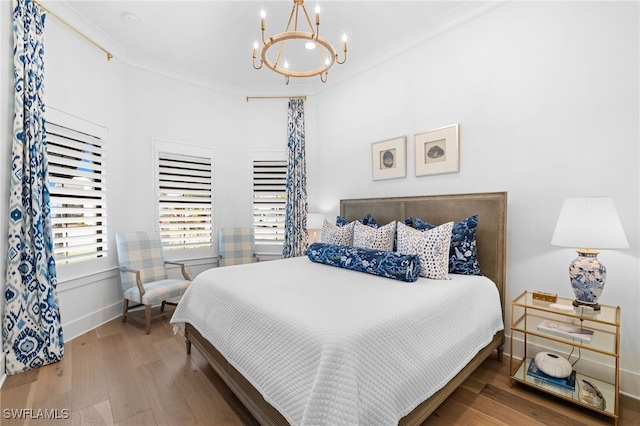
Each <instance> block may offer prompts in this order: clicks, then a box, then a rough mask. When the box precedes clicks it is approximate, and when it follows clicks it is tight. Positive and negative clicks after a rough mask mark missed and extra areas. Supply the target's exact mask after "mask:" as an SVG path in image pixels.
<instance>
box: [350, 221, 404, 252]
mask: <svg viewBox="0 0 640 426" xmlns="http://www.w3.org/2000/svg"><path fill="white" fill-rule="evenodd" d="M354 223H355V225H354V228H353V246H354V247H360V248H365V249H371V250H384V251H393V242H394V240H395V237H396V222H395V221H393V222H391V223H388V224H386V225H384V226H381V227H379V228H373V227H371V226H367V225H363V224H362V223H360V222H354Z"/></svg>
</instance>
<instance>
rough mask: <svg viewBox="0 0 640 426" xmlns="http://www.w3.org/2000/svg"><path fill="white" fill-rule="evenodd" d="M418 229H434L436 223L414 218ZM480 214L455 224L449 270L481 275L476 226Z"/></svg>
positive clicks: (454, 272)
mask: <svg viewBox="0 0 640 426" xmlns="http://www.w3.org/2000/svg"><path fill="white" fill-rule="evenodd" d="M413 223H414V227H415V228H416V229H423V230H424V229H433V228H435V227H436V225H433V224H431V223H429V222H426V221H424V220H422V219H420V218H417V217H416V218H414V219H413ZM477 226H478V215H473V216H469V217H468V218H466V219H464V220H462V221H460V222H458V223H456V224H454V225H453V230H452V231H451V247H450V248H449V272H451V273H452V274H461V275H481V274H482V273H481V272H480V262H478V252H477V250H476V227H477Z"/></svg>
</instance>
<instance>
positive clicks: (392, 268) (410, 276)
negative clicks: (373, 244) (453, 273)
mask: <svg viewBox="0 0 640 426" xmlns="http://www.w3.org/2000/svg"><path fill="white" fill-rule="evenodd" d="M307 256H308V257H309V259H310V260H311V261H312V262H316V263H323V264H325V265H330V266H336V267H338V268H344V269H349V270H352V271H358V272H365V273H367V274H372V275H378V276H381V277H386V278H392V279H394V280H400V281H407V282H413V281H416V280H417V279H418V276H419V275H420V259H419V258H418V256H417V255H415V254H399V253H394V252H392V251H382V250H369V249H363V248H357V247H345V246H336V245H333V244H325V243H313V244H311V245H310V246H309V249H308V250H307Z"/></svg>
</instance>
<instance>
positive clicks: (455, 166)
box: [414, 124, 460, 176]
mask: <svg viewBox="0 0 640 426" xmlns="http://www.w3.org/2000/svg"><path fill="white" fill-rule="evenodd" d="M414 139H415V141H414V142H415V149H416V152H415V157H416V176H424V175H435V174H439V173H453V172H458V171H460V148H459V144H458V125H457V124H453V125H451V126H446V127H440V128H439V129H433V130H429V131H427V132H424V133H418V134H416V135H415V137H414Z"/></svg>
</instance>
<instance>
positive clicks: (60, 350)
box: [2, 0, 64, 375]
mask: <svg viewBox="0 0 640 426" xmlns="http://www.w3.org/2000/svg"><path fill="white" fill-rule="evenodd" d="M44 18H45V15H44V14H43V13H42V12H41V10H40V8H39V7H38V6H37V5H36V4H34V3H33V2H32V1H31V0H13V40H14V50H13V55H14V65H13V67H14V68H13V69H14V90H15V100H14V120H13V148H12V155H11V183H10V200H9V235H8V241H9V247H8V259H7V277H6V278H7V283H6V286H5V301H6V303H5V309H4V311H5V313H4V322H3V327H2V337H3V351H4V353H5V356H6V372H7V374H10V375H11V374H17V373H20V372H23V371H26V370H29V369H32V368H36V367H39V366H41V365H45V364H49V363H53V362H56V361H59V360H61V359H62V357H63V356H64V340H63V338H62V327H61V325H60V310H59V307H58V293H57V290H56V285H57V279H56V265H55V261H54V258H53V243H52V236H51V220H50V217H49V214H50V208H49V189H48V171H47V156H46V142H45V129H44V117H43V114H44V103H43V87H42V85H43V80H44V67H43V56H44V49H43V44H42V38H43V30H44Z"/></svg>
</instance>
